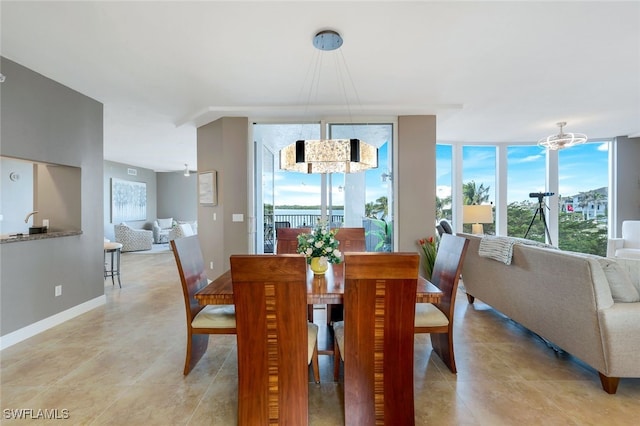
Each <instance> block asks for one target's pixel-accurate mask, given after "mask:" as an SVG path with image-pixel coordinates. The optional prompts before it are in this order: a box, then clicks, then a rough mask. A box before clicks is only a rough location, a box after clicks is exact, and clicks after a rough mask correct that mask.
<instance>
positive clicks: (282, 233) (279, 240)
mask: <svg viewBox="0 0 640 426" xmlns="http://www.w3.org/2000/svg"><path fill="white" fill-rule="evenodd" d="M310 231H311V229H310V228H276V253H278V254H296V253H297V252H298V251H297V250H298V235H299V234H305V233H309V232H310Z"/></svg>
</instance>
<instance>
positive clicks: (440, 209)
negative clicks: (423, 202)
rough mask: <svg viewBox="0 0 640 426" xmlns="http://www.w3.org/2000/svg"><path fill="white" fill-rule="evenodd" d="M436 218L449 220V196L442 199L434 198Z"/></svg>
mask: <svg viewBox="0 0 640 426" xmlns="http://www.w3.org/2000/svg"><path fill="white" fill-rule="evenodd" d="M445 207H446V210H445ZM436 218H437V219H451V195H449V196H448V197H444V198H440V197H438V196H436Z"/></svg>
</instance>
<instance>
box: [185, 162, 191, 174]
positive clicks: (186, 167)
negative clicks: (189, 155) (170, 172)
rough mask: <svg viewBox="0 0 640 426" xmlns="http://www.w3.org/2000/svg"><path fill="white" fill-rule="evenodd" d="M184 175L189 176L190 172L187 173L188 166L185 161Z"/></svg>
mask: <svg viewBox="0 0 640 426" xmlns="http://www.w3.org/2000/svg"><path fill="white" fill-rule="evenodd" d="M184 175H185V176H186V177H189V176H191V173H189V166H187V163H185V164H184Z"/></svg>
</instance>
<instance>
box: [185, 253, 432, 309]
mask: <svg viewBox="0 0 640 426" xmlns="http://www.w3.org/2000/svg"><path fill="white" fill-rule="evenodd" d="M343 297H344V263H340V264H338V265H333V264H329V269H328V270H327V272H325V274H324V275H314V274H313V272H312V271H311V269H309V268H307V303H308V304H309V305H313V304H338V305H339V304H341V303H343ZM441 297H442V292H441V291H440V290H439V289H438V287H436V286H435V285H433V284H432V283H431V282H429V281H428V280H427V279H425V278H423V277H419V279H418V288H417V294H416V302H417V303H438V302H439V301H440V299H441ZM195 298H196V300H197V301H198V303H199V304H200V305H233V282H232V280H231V270H228V271H226V272H224V273H223V274H222V275H220V276H219V277H218V278H216V279H215V280H213V281H212V282H211V283H209V284H208V285H207V286H206V287H204V288H202V289H201V290H200V291H198V292H197V293H196V294H195Z"/></svg>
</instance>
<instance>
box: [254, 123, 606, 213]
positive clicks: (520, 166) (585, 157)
mask: <svg viewBox="0 0 640 426" xmlns="http://www.w3.org/2000/svg"><path fill="white" fill-rule="evenodd" d="M319 129H320V127H319V125H318V124H307V125H282V124H279V125H257V126H254V136H255V139H256V140H262V141H263V143H264V144H265V145H267V146H272V147H273V148H271V149H272V151H273V153H274V155H275V157H276V170H275V174H274V183H275V184H274V199H275V205H318V204H319V203H320V182H321V176H320V175H318V174H310V175H309V174H303V173H295V172H286V171H281V170H279V169H278V160H277V159H278V155H279V148H278V146H280V147H282V146H285V145H286V144H288V143H293V142H294V141H295V140H297V139H301V138H309V139H315V138H319V136H320V135H319V132H320V130H319ZM392 129H393V127H392V125H390V124H347V125H334V126H331V132H332V134H331V135H330V136H331V137H334V138H350V137H356V136H354V134H357V135H359V136H360V138H361V139H362V140H363V141H366V142H369V143H371V144H373V145H376V146H379V147H380V148H379V159H378V168H377V169H373V170H369V171H367V172H365V181H366V202H372V201H375V200H376V199H378V198H379V197H381V196H388V195H389V191H390V185H391V182H390V181H386V182H385V181H383V180H382V175H383V174H384V173H389V172H390V171H391V159H390V157H389V152H388V148H389V145H390V144H389V143H388V141H389V140H391V138H392ZM545 164H546V159H545V151H544V150H543V149H541V148H540V147H538V146H537V145H513V146H510V147H508V150H507V169H508V170H507V187H508V188H507V202H508V203H511V202H520V201H526V200H530V197H529V193H530V192H544V190H545V167H546V166H545ZM451 167H452V166H451V146H450V145H437V146H436V194H437V195H438V196H440V197H446V196H448V195H450V194H451ZM559 167H560V175H559V181H560V189H559V195H561V196H570V195H575V194H578V193H579V192H584V191H589V190H592V189H597V188H601V187H603V186H608V143H607V142H601V141H594V142H590V143H587V144H584V145H578V146H574V147H572V148H570V149H565V150H562V151H560V152H559ZM495 168H496V153H495V148H494V147H492V146H478V145H469V146H464V147H463V177H462V179H463V182H469V181H471V180H474V181H475V182H476V184H477V185H480V184H484V185H485V187H489V197H490V198H489V199H490V200H491V201H495V188H496V182H495ZM344 185H345V183H344V175H343V174H334V175H332V187H333V192H332V194H333V195H332V197H333V204H334V205H343V204H344V197H345V193H346V194H348V193H349V191H347V192H345V191H344V189H343V190H342V191H341V190H340V187H342V188H344ZM270 186H271V183H270V181H269V180H268V179H265V177H264V175H263V190H264V191H265V194H266V195H267V197H266V199H269V196H268V195H269V193H270ZM267 202H269V201H267Z"/></svg>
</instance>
